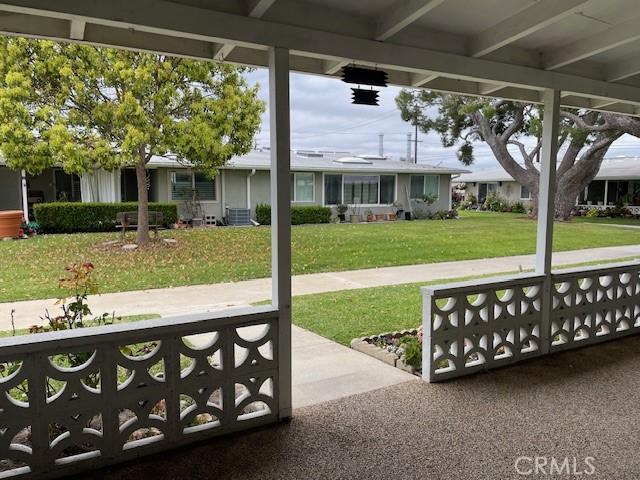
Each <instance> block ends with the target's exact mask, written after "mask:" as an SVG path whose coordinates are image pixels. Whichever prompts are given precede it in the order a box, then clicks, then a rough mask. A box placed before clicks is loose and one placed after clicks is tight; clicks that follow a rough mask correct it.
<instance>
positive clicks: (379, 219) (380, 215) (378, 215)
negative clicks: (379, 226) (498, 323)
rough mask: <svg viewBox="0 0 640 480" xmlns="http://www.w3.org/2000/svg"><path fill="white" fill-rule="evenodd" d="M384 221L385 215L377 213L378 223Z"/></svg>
mask: <svg viewBox="0 0 640 480" xmlns="http://www.w3.org/2000/svg"><path fill="white" fill-rule="evenodd" d="M382 221H384V213H376V222H382Z"/></svg>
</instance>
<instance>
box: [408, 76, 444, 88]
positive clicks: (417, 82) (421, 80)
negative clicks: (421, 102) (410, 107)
mask: <svg viewBox="0 0 640 480" xmlns="http://www.w3.org/2000/svg"><path fill="white" fill-rule="evenodd" d="M436 78H438V75H437V74H435V73H428V74H426V75H424V74H420V73H414V74H412V75H411V86H412V87H416V88H417V87H422V86H424V85H426V84H428V83H429V82H432V81H433V80H435V79H436Z"/></svg>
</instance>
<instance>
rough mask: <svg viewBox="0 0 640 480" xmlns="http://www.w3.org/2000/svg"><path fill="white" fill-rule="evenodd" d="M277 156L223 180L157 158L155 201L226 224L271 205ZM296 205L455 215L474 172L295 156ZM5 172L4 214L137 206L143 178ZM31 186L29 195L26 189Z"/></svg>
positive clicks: (337, 156)
mask: <svg viewBox="0 0 640 480" xmlns="http://www.w3.org/2000/svg"><path fill="white" fill-rule="evenodd" d="M269 169H270V153H269V151H268V150H267V149H263V150H254V151H252V152H251V153H249V154H248V155H245V156H242V157H234V158H232V159H231V160H230V161H229V162H228V164H227V165H225V166H224V167H223V168H222V169H221V170H220V173H219V174H218V175H217V176H216V177H215V178H214V179H213V180H210V179H208V178H207V177H206V176H205V175H204V174H203V173H201V172H198V171H196V170H193V169H192V168H190V166H189V165H188V164H185V162H179V161H177V160H175V159H172V158H166V157H154V158H153V159H152V160H151V162H150V164H149V166H148V188H149V200H150V201H157V202H176V203H178V205H179V211H180V209H181V208H183V209H184V208H185V205H184V204H185V203H186V201H187V199H186V198H185V197H187V196H188V197H191V195H192V194H191V192H197V195H196V198H197V199H198V204H199V207H200V208H201V211H202V216H203V218H204V222H205V223H208V224H211V223H214V222H215V221H216V220H220V219H222V218H226V217H227V214H228V211H229V209H249V210H250V214H251V217H252V218H254V219H255V208H256V205H258V204H260V203H269V201H270V172H269ZM291 171H292V173H291V180H292V181H291V202H292V205H327V206H332V207H333V206H336V205H338V204H346V205H349V206H356V207H357V208H358V209H359V213H361V214H364V213H366V211H368V210H371V211H372V212H373V213H389V212H391V211H392V207H393V205H394V204H396V205H398V204H400V205H403V206H404V207H405V209H406V207H407V205H408V203H409V199H410V198H411V199H415V198H419V197H421V196H423V195H426V194H429V195H432V196H434V197H436V200H435V202H434V203H433V204H432V205H431V207H430V208H431V209H433V210H444V209H450V208H451V179H452V175H457V174H460V173H464V172H466V170H461V169H457V168H446V167H436V166H432V165H428V164H424V163H419V164H414V163H410V162H404V161H396V160H391V159H388V158H386V157H380V156H374V155H360V156H353V155H350V154H348V153H346V152H320V151H292V153H291ZM24 180H25V181H24V182H22V178H21V172H18V171H13V170H10V169H8V168H7V167H6V166H0V210H3V209H23V204H24V200H23V199H24V198H25V197H26V203H27V205H28V207H29V208H31V207H32V206H33V204H34V203H37V202H54V201H62V200H65V201H78V202H92V201H98V202H120V201H136V200H137V196H138V192H137V183H136V176H135V171H134V170H133V169H129V168H124V169H120V170H115V171H113V172H107V171H104V170H97V171H96V172H94V173H91V174H84V175H82V176H78V175H69V174H67V173H65V172H64V171H63V170H62V169H60V168H50V169H47V170H45V171H44V172H43V173H42V174H40V175H38V176H29V175H25V178H24ZM23 183H24V184H25V187H24V188H23V187H22V185H23Z"/></svg>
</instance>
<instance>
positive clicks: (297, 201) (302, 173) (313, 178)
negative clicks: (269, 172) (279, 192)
mask: <svg viewBox="0 0 640 480" xmlns="http://www.w3.org/2000/svg"><path fill="white" fill-rule="evenodd" d="M291 175H292V176H293V199H292V200H291V203H316V174H315V172H291ZM298 175H311V185H312V187H313V194H312V198H311V200H298V192H297V190H296V183H297V182H296V177H297V176H298ZM322 187H323V189H324V179H323V181H322Z"/></svg>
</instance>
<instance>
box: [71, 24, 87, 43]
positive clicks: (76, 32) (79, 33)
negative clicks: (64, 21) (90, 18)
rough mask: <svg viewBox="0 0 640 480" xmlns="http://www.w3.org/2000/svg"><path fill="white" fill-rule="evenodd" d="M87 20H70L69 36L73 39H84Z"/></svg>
mask: <svg viewBox="0 0 640 480" xmlns="http://www.w3.org/2000/svg"><path fill="white" fill-rule="evenodd" d="M86 26H87V22H85V21H84V20H77V19H72V20H70V21H69V38H70V39H71V40H84V30H85V28H86Z"/></svg>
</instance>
